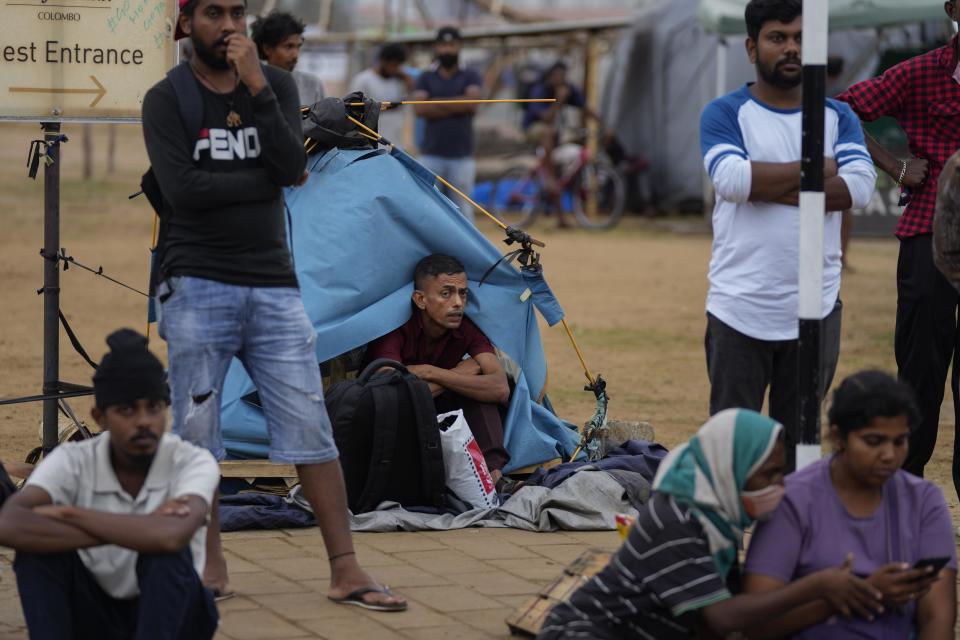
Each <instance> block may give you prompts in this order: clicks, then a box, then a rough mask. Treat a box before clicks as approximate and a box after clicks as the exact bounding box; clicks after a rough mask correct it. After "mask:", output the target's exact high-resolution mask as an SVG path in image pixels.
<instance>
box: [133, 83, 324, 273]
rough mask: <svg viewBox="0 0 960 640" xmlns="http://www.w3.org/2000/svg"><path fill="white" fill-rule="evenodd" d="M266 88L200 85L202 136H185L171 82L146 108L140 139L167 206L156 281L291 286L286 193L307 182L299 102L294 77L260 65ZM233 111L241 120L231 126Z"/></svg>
mask: <svg viewBox="0 0 960 640" xmlns="http://www.w3.org/2000/svg"><path fill="white" fill-rule="evenodd" d="M263 72H264V74H265V75H266V78H267V83H268V86H266V87H265V88H264V89H262V90H261V91H260V92H259V93H258V94H257V95H256V96H251V95H250V93H249V91H247V88H246V86H245V85H244V84H243V83H240V84H239V85H238V87H237V89H236V90H235V91H234V92H233V94H232V95H221V94H217V93H213V92H211V91H209V90H208V89H207V88H206V87H204V86H203V85H202V84H201V83H199V82H198V83H197V84H198V85H199V87H200V94H201V97H202V101H203V119H202V123H203V128H202V129H201V131H200V133H199V135H198V136H197V137H196V139H194V140H191V139H190V138H192V137H193V136H188V135H187V134H186V132H185V131H184V127H183V124H182V122H181V119H180V111H179V107H178V104H177V99H176V96H175V95H174V90H173V86H172V84H171V83H170V81H169V80H168V79H167V78H164V79H163V80H161V81H160V82H158V83H157V84H156V85H154V87H153V88H152V89H150V91H148V92H147V94H146V96H145V97H144V100H143V137H144V141H145V142H146V147H147V154H148V155H149V157H150V163H151V165H152V167H153V171H154V173H155V174H156V177H157V181H158V182H159V184H160V190H161V192H162V193H163V197H164V199H165V200H166V201H167V206H168V209H169V210H168V211H167V212H166V214H167V215H166V218H167V220H168V223H167V230H166V237H165V249H164V252H163V255H161V256H158V259H159V261H160V277H161V278H166V277H169V276H195V277H198V278H207V279H210V280H217V281H220V282H226V283H228V284H238V285H245V286H267V287H270V286H275V287H285V286H296V285H297V280H296V276H295V275H294V272H293V266H292V263H291V259H290V251H289V249H288V247H287V236H286V225H285V222H284V202H283V187H285V186H290V185H293V184H295V183H296V182H297V181H298V180H299V178H300V177H301V175H302V174H303V170H304V167H305V165H306V155H305V153H304V150H303V133H302V130H301V118H300V99H299V97H298V94H297V86H296V84H295V83H294V81H293V78H292V76H290V74H289V73H287V72H286V71H284V70H282V69H278V68H276V67H269V66H264V67H263ZM231 109H232V110H233V111H235V112H236V113H237V114H239V116H240V122H239V123H236V122H234V123H231V124H232V125H235V126H229V125H228V122H227V115H228V114H229V113H230V111H231Z"/></svg>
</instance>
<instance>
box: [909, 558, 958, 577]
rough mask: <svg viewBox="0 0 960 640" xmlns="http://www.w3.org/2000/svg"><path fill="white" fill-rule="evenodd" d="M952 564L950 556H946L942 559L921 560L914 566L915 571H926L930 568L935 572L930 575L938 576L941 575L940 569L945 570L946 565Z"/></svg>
mask: <svg viewBox="0 0 960 640" xmlns="http://www.w3.org/2000/svg"><path fill="white" fill-rule="evenodd" d="M948 562H950V557H949V556H944V557H942V558H920V559H919V560H917V563H916V564H915V565H913V568H914V569H926V568H927V567H930V568H932V569H933V571H931V572H930V575H934V576H935V575H937V574H938V573H940V569H943V568H944V567H945V566H946V564H947V563H948Z"/></svg>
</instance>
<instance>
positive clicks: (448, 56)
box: [437, 53, 460, 69]
mask: <svg viewBox="0 0 960 640" xmlns="http://www.w3.org/2000/svg"><path fill="white" fill-rule="evenodd" d="M459 58H460V56H459V55H458V54H456V53H443V54H440V55H439V56H437V60H439V61H440V66H441V67H443V68H444V69H453V68H454V67H455V66H457V60H458V59H459Z"/></svg>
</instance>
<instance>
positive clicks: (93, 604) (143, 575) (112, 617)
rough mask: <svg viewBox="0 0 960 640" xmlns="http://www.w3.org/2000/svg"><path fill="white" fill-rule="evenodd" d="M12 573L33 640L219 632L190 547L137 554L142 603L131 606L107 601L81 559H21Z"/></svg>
mask: <svg viewBox="0 0 960 640" xmlns="http://www.w3.org/2000/svg"><path fill="white" fill-rule="evenodd" d="M13 568H14V570H15V571H16V573H17V588H18V589H19V590H20V603H21V606H22V607H23V616H24V618H26V621H27V630H28V631H29V633H30V638H31V639H32V640H69V639H71V638H76V639H78V640H83V639H84V638H102V639H103V640H129V639H130V638H135V639H136V640H147V639H148V638H149V639H151V640H161V639H164V640H174V639H177V640H188V639H189V640H209V638H212V637H213V634H214V632H215V631H216V630H217V621H218V619H219V615H218V614H217V607H216V604H214V601H213V594H212V593H211V592H210V590H209V589H205V588H204V587H203V584H201V582H200V576H198V575H197V571H196V569H194V567H193V559H192V557H191V555H190V548H189V547H186V548H185V549H183V550H182V551H181V552H180V553H174V554H170V555H159V554H157V555H148V554H140V557H139V559H138V560H137V584H138V585H139V587H140V597H139V598H136V599H133V600H118V599H116V598H113V597H111V596H110V595H109V594H107V593H106V592H105V591H104V590H103V589H102V588H101V587H100V585H99V584H97V581H96V579H95V578H94V577H93V574H91V573H90V572H89V571H88V570H87V568H86V567H85V566H84V564H83V561H82V560H80V556H79V555H78V554H77V552H76V551H68V552H65V553H52V554H39V553H19V552H18V553H17V555H16V558H15V560H14V562H13ZM141 605H143V606H141Z"/></svg>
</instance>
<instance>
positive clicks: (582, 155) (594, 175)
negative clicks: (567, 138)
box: [489, 145, 626, 230]
mask: <svg viewBox="0 0 960 640" xmlns="http://www.w3.org/2000/svg"><path fill="white" fill-rule="evenodd" d="M561 149H562V147H559V148H558V149H557V151H556V152H554V157H555V158H556V157H558V156H561V155H562V153H558V152H560V151H561ZM562 164H564V165H565V166H564V168H563V171H562V173H561V175H560V178H559V179H557V180H556V184H557V187H558V188H557V190H556V191H554V192H552V193H551V192H550V191H549V190H547V189H546V187H545V186H544V185H545V183H548V182H549V181H550V179H551V174H550V173H549V172H548V167H547V166H546V159H545V158H544V154H543V150H542V149H537V162H536V164H535V165H534V166H533V167H529V166H525V165H514V166H511V167H508V168H507V169H506V170H505V171H504V172H503V173H501V174H500V176H499V177H498V178H497V179H496V180H495V181H494V184H493V189H492V190H491V193H490V202H489V205H490V208H491V209H493V210H494V211H496V212H497V215H498V217H499V218H500V219H501V220H502V221H503V222H504V223H506V224H508V225H510V226H512V227H516V228H518V229H519V228H523V227H526V226H529V225H531V224H533V222H534V221H535V220H536V219H537V217H538V216H539V215H540V214H541V213H544V212H545V211H546V210H547V209H553V210H555V211H556V212H557V215H558V216H561V218H560V220H561V221H562V220H563V218H562V216H563V215H564V210H572V212H573V216H574V219H575V220H576V221H577V222H578V223H579V224H580V226H582V227H584V228H586V229H592V230H604V229H611V228H613V227H614V226H616V224H617V223H618V222H620V218H622V217H623V210H624V206H625V201H626V193H625V188H624V182H623V178H622V177H621V176H620V173H619V172H618V171H617V170H616V169H615V168H614V166H613V165H612V164H610V163H609V162H608V161H606V160H604V159H602V158H596V157H591V154H590V150H589V149H588V147H587V146H586V145H580V146H579V150H577V151H576V157H575V158H574V159H572V160H571V161H569V162H567V163H562Z"/></svg>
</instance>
